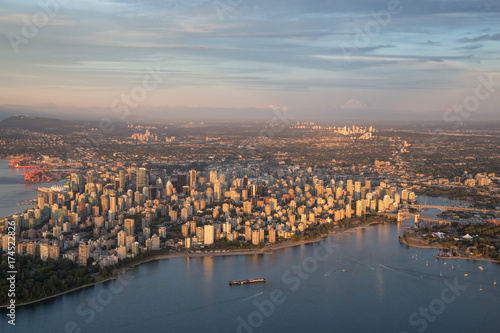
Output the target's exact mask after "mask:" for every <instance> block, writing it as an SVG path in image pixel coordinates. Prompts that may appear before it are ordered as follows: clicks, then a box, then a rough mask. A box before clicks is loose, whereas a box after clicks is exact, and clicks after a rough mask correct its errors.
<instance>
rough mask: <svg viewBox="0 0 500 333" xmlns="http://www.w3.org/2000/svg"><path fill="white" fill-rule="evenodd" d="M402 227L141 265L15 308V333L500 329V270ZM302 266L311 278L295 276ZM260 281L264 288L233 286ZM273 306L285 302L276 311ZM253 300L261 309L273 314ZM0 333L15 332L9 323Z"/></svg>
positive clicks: (257, 285)
mask: <svg viewBox="0 0 500 333" xmlns="http://www.w3.org/2000/svg"><path fill="white" fill-rule="evenodd" d="M405 223H410V222H409V221H408V222H405ZM403 230H404V228H403V227H401V226H399V227H398V226H396V225H394V224H384V225H377V226H371V227H368V228H366V229H363V230H360V231H357V232H350V233H347V234H344V235H335V236H331V237H330V239H331V240H333V244H334V247H333V252H332V253H331V254H327V252H326V251H323V250H322V251H319V250H317V247H318V246H321V245H322V244H325V243H326V241H322V242H321V243H316V244H308V245H301V246H298V247H293V248H287V249H282V250H279V251H276V252H275V253H274V254H272V255H250V256H230V257H214V258H213V259H211V258H208V257H205V258H190V259H189V258H176V259H168V260H161V261H155V262H151V263H147V264H143V265H140V266H138V267H136V268H134V269H133V270H131V271H129V272H128V273H127V274H125V276H124V278H123V279H121V280H114V281H111V282H108V283H104V284H100V285H96V286H93V287H89V288H87V289H84V290H80V291H76V292H73V293H71V294H68V295H65V296H62V297H59V298H56V299H53V300H49V301H46V302H43V303H40V304H37V305H32V306H27V307H22V308H19V309H18V313H17V314H18V317H17V323H16V330H15V331H16V332H65V325H69V326H68V327H69V328H70V329H72V328H71V327H72V326H71V325H75V326H77V327H78V329H81V331H82V332H304V331H311V332H317V331H329V332H366V331H372V332H403V331H406V332H417V329H423V328H424V326H425V325H427V327H425V330H423V331H425V332H453V331H455V332H466V331H472V332H498V327H499V325H500V317H499V316H498V309H500V265H497V264H494V263H490V262H474V261H468V260H448V261H444V260H437V259H436V258H434V257H433V255H434V254H436V253H437V250H427V249H413V248H407V247H406V246H402V245H400V244H399V243H398V240H397V236H398V235H399V234H401V233H402V232H403ZM318 251H319V252H318ZM315 252H316V253H317V254H315ZM318 255H319V256H318ZM320 260H321V261H320ZM427 264H428V266H427ZM297 266H301V267H303V269H305V270H307V271H308V272H309V273H306V272H303V271H300V272H299V274H300V277H299V276H298V275H297V274H295V273H293V269H294V268H295V267H297ZM479 266H482V267H483V268H484V270H482V271H481V270H479V269H478V267H479ZM287 272H288V273H287ZM464 274H468V276H467V277H465V276H464ZM254 277H265V278H266V279H267V282H266V283H265V284H253V285H245V286H229V285H228V281H229V280H232V279H244V278H254ZM455 279H457V283H458V285H459V287H461V288H465V290H462V291H458V293H460V295H458V296H455V297H454V295H453V294H452V293H446V291H445V299H446V300H447V301H448V303H444V302H443V301H441V297H442V296H441V295H442V292H443V290H444V289H445V288H446V287H447V284H446V282H445V281H450V282H452V283H453V281H454V280H455ZM494 281H497V284H496V285H494V284H493V283H494ZM480 289H482V290H480ZM273 291H274V293H273ZM281 293H282V294H281ZM271 299H277V300H278V303H280V304H276V305H274V309H271V308H270V306H269V300H271ZM450 299H452V300H450ZM95 300H97V301H95ZM94 301H95V302H96V303H95V304H94V303H93V302H94ZM254 302H257V303H258V304H264V305H265V306H264V310H263V311H261V313H262V312H264V313H265V315H267V316H265V315H262V314H259V312H257V311H258V307H257V306H256V305H255V303H254ZM429 306H431V307H433V309H434V310H433V311H434V314H433V312H429V316H430V317H429V319H425V317H422V316H421V315H417V316H416V317H414V318H413V319H414V322H413V326H412V325H411V323H410V321H409V318H410V316H411V315H412V313H414V312H418V311H419V309H420V308H429ZM92 307H94V308H92ZM238 318H242V320H244V321H245V322H246V324H241V325H240V326H239V323H241V321H240V322H239V321H238ZM249 322H250V323H252V324H253V325H254V326H255V328H254V327H252V326H250V324H249ZM68 323H69V324H68ZM246 325H248V326H246ZM0 327H1V332H13V331H14V330H12V328H11V327H8V326H7V325H6V321H5V320H4V321H2V322H1V324H0ZM69 331H71V330H69Z"/></svg>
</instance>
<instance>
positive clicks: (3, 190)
mask: <svg viewBox="0 0 500 333" xmlns="http://www.w3.org/2000/svg"><path fill="white" fill-rule="evenodd" d="M23 180H24V177H23V170H22V169H14V168H9V161H8V160H0V217H6V216H10V215H13V214H15V213H23V212H24V211H26V209H29V208H33V205H18V203H20V202H22V201H25V200H32V199H36V198H37V192H36V191H35V188H37V187H44V186H48V187H50V186H52V185H54V184H53V183H51V184H46V183H45V184H38V183H31V184H21V183H20V182H22V181H23ZM63 183H64V181H59V182H57V184H63Z"/></svg>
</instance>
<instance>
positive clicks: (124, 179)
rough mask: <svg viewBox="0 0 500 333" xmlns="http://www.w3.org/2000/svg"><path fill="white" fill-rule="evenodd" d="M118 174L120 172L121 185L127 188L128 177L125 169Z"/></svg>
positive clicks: (122, 187)
mask: <svg viewBox="0 0 500 333" xmlns="http://www.w3.org/2000/svg"><path fill="white" fill-rule="evenodd" d="M118 174H119V177H118V179H119V181H120V182H119V186H120V188H121V189H125V187H126V186H127V184H126V179H127V178H126V176H125V175H126V173H125V170H120V171H119V173H118Z"/></svg>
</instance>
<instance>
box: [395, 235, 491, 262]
mask: <svg viewBox="0 0 500 333" xmlns="http://www.w3.org/2000/svg"><path fill="white" fill-rule="evenodd" d="M399 242H400V243H401V244H404V245H406V246H411V247H415V248H419V249H444V248H445V247H443V246H442V245H441V244H439V245H431V244H429V245H423V244H408V243H407V242H406V241H405V240H404V239H403V238H402V237H401V238H400V239H399ZM434 257H436V258H438V259H444V260H448V259H467V260H475V261H490V262H494V263H497V264H500V261H497V260H495V259H491V258H483V257H453V256H452V257H449V256H443V255H439V254H435V255H434Z"/></svg>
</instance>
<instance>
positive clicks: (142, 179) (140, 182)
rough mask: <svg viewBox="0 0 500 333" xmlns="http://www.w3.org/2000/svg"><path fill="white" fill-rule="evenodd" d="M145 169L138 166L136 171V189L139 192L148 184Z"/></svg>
mask: <svg viewBox="0 0 500 333" xmlns="http://www.w3.org/2000/svg"><path fill="white" fill-rule="evenodd" d="M147 176H148V175H147V170H146V168H139V169H138V170H137V173H136V183H137V185H136V189H137V191H139V192H142V189H143V188H144V187H146V186H148V181H147V179H148V177H147Z"/></svg>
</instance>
